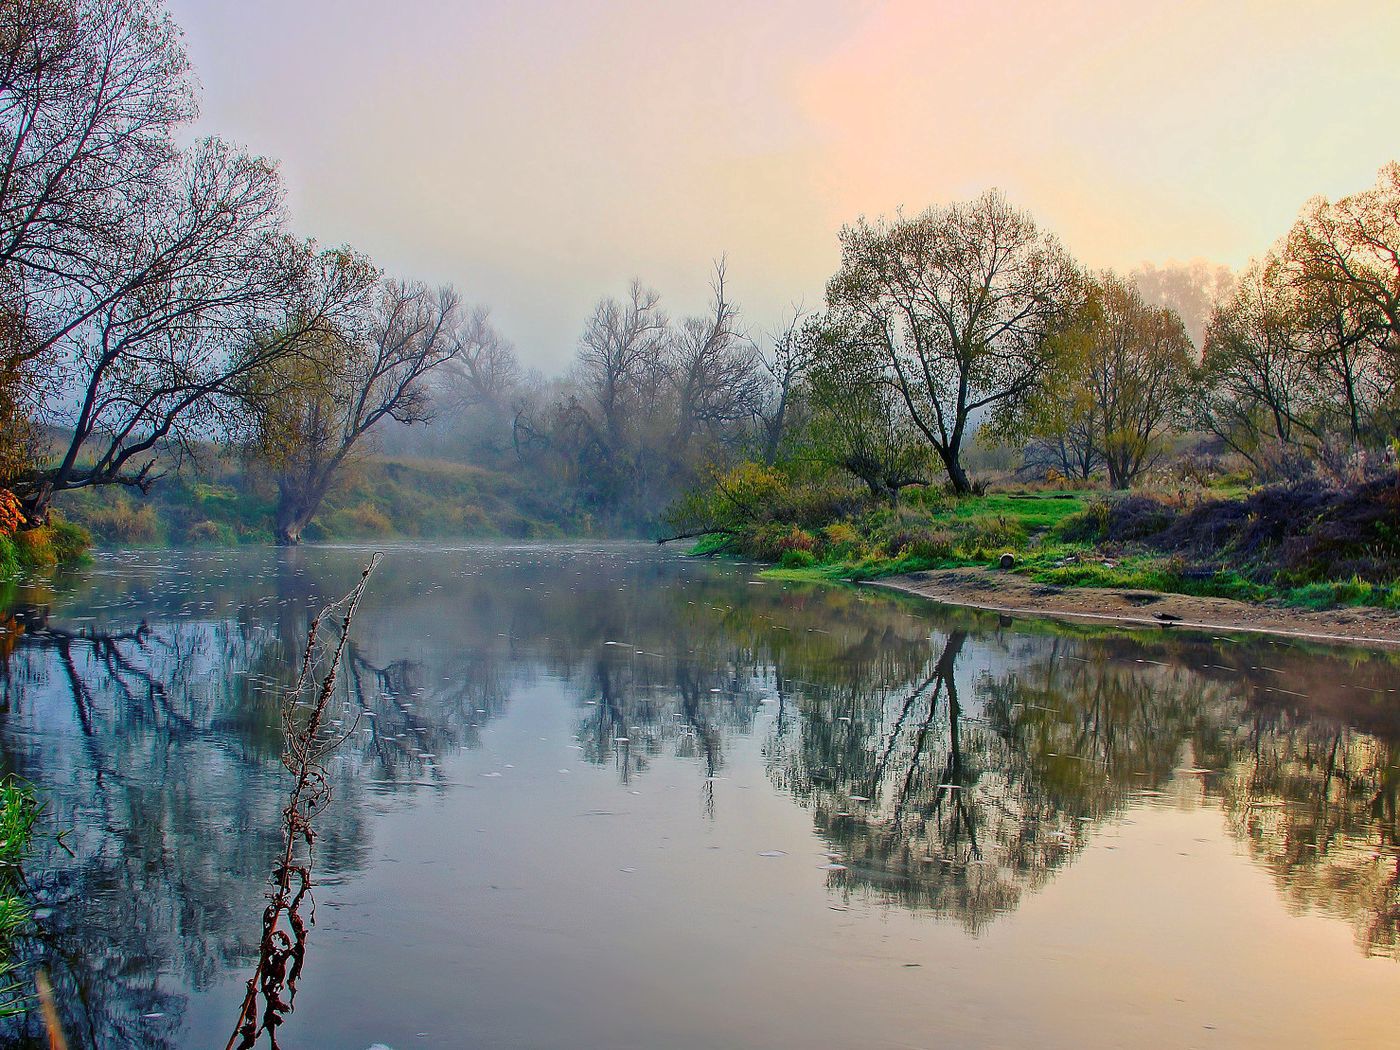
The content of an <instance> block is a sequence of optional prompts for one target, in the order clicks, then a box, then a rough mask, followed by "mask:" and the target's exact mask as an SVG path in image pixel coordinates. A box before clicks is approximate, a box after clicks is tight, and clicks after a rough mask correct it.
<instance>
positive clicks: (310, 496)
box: [244, 281, 480, 544]
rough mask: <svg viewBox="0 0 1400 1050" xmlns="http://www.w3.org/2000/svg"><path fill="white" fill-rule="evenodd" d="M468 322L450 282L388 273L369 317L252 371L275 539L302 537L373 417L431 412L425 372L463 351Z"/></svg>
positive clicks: (250, 396)
mask: <svg viewBox="0 0 1400 1050" xmlns="http://www.w3.org/2000/svg"><path fill="white" fill-rule="evenodd" d="M472 331H480V329H479V328H473V327H472V326H471V325H470V324H468V325H467V326H466V327H465V328H464V326H463V320H462V317H461V304H460V300H459V298H458V296H457V293H456V292H455V291H454V290H453V289H452V288H450V287H443V288H439V289H436V290H433V289H430V288H427V287H426V286H424V285H420V284H405V283H402V282H398V281H388V282H384V283H383V284H382V285H380V287H379V290H378V296H377V300H376V302H375V303H374V305H373V306H372V307H371V308H370V309H369V310H368V311H367V316H366V317H364V318H363V319H360V320H358V321H352V322H349V323H347V324H342V325H340V326H337V327H332V328H328V329H325V330H322V331H321V332H320V334H319V338H318V339H317V340H316V341H314V342H310V341H306V340H303V341H302V344H301V348H300V351H299V352H298V353H297V354H296V355H293V356H282V357H279V358H277V359H275V360H273V361H271V362H269V363H268V365H267V367H265V368H263V369H260V370H259V371H258V372H256V373H254V375H253V377H252V378H253V382H252V383H250V385H249V386H248V387H247V389H246V390H245V392H244V402H245V404H246V405H248V406H249V407H250V408H251V409H252V411H253V412H254V414H255V416H256V419H257V427H256V435H255V438H254V444H253V447H254V451H255V452H256V454H257V455H258V456H259V457H260V458H261V459H262V460H263V461H264V462H266V463H268V464H269V465H270V466H271V467H272V468H273V469H274V470H275V471H276V474H277V520H276V536H277V541H278V542H279V543H285V544H294V543H298V542H300V540H301V534H302V532H303V530H304V529H305V528H306V526H307V525H308V524H309V523H310V522H311V520H312V518H313V517H315V514H316V512H317V510H318V509H319V508H320V506H321V502H322V500H323V499H325V497H326V494H327V493H328V492H329V491H330V489H331V486H332V485H333V484H334V482H335V480H336V478H337V476H338V475H339V473H340V472H341V470H342V469H343V467H344V466H345V465H346V463H347V461H348V460H349V459H350V458H351V456H352V455H353V454H354V453H355V452H356V451H357V450H359V449H361V448H362V447H363V445H364V442H365V439H366V438H367V437H368V436H369V434H370V432H371V431H372V430H373V429H374V428H375V427H376V426H378V425H379V424H380V423H382V422H383V421H384V420H385V419H392V420H395V421H397V422H399V423H404V424H411V423H419V422H423V421H425V420H426V419H427V418H428V410H429V401H428V396H427V391H426V389H425V385H424V379H425V377H426V376H427V374H428V373H429V372H430V371H431V370H432V369H434V368H436V367H437V366H438V365H440V364H443V363H444V362H447V361H451V360H453V359H454V358H456V357H457V356H458V355H459V354H461V353H462V352H463V349H464V348H465V346H466V345H467V339H468V338H469V337H470V334H471V332H472Z"/></svg>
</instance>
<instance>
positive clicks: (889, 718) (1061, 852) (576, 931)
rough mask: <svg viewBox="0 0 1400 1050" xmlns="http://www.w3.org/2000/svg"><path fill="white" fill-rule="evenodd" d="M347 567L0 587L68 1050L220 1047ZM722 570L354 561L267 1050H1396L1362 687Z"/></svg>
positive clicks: (1371, 688) (1321, 653)
mask: <svg viewBox="0 0 1400 1050" xmlns="http://www.w3.org/2000/svg"><path fill="white" fill-rule="evenodd" d="M366 557H367V552H366V551H361V550H357V549H354V548H343V549H328V548H321V549H306V550H299V551H293V552H277V551H266V550H249V551H228V552H208V553H168V552H154V553H151V554H149V555H148V554H145V553H142V554H141V555H140V556H136V555H120V556H102V557H100V558H99V559H98V560H97V562H96V564H95V565H94V566H93V567H92V568H91V570H89V571H86V572H84V573H82V574H80V575H79V576H78V577H76V578H75V579H73V580H70V581H66V582H63V583H61V584H59V585H57V586H56V587H51V586H46V585H41V584H35V585H32V586H28V587H21V588H17V589H13V590H12V592H11V593H9V595H8V598H7V606H8V608H9V610H10V611H9V614H8V618H7V619H6V620H4V621H3V633H0V647H3V649H4V651H6V652H9V657H8V661H7V663H6V669H5V674H4V677H3V679H0V698H3V700H4V702H5V704H6V711H7V714H6V715H5V719H4V723H3V726H4V733H3V737H0V739H2V740H3V746H4V749H5V765H6V768H7V769H10V770H14V771H17V772H19V773H21V774H22V775H25V776H28V777H30V778H31V779H33V780H35V781H36V782H38V783H39V784H40V785H42V786H43V787H44V788H45V789H46V790H47V792H48V795H49V799H50V813H51V815H52V822H53V824H54V826H57V827H63V828H67V829H70V830H69V831H68V833H67V834H66V836H65V839H64V841H65V843H66V845H67V846H68V847H69V848H71V849H72V851H73V853H74V856H73V857H71V858H70V857H68V856H67V855H66V854H64V853H63V852H62V850H60V849H58V848H55V847H52V846H50V847H49V848H48V849H47V850H46V851H45V853H44V855H43V857H42V860H41V862H40V863H38V864H36V865H35V872H36V874H39V876H40V879H39V881H40V883H41V892H42V895H43V897H44V904H45V911H44V912H43V922H42V926H43V936H42V937H41V938H39V939H38V940H37V941H35V942H34V943H32V944H30V945H28V948H27V950H28V953H29V955H30V957H31V958H34V959H38V958H42V959H43V960H44V962H45V965H46V966H47V967H48V968H49V970H50V971H51V973H52V975H53V977H54V980H55V984H56V986H57V988H58V992H59V996H60V999H61V1000H62V1003H63V1006H64V1009H65V1013H66V1015H67V1016H68V1019H69V1023H70V1030H71V1032H72V1033H73V1034H75V1035H76V1036H77V1037H78V1038H79V1040H80V1041H81V1042H82V1044H84V1045H86V1044H93V1045H100V1046H126V1045H169V1046H203V1045H212V1044H213V1043H214V1042H216V1041H218V1042H219V1043H220V1045H222V1039H223V1038H226V1035H227V1029H228V1027H229V1026H230V1025H231V1024H232V1019H233V1015H234V1013H235V1011H236V1002H237V1000H238V998H239V995H240V991H239V988H240V983H241V981H242V979H243V977H244V976H245V974H246V972H247V968H248V966H249V964H250V961H251V956H250V953H251V949H252V947H253V944H254V941H255V938H256V934H257V924H258V919H259V915H260V911H261V907H262V901H263V897H262V894H263V890H264V884H265V883H264V880H265V877H266V873H267V869H268V865H269V863H270V859H271V857H272V856H273V854H274V852H275V850H276V847H277V835H278V833H277V830H276V829H277V813H278V810H279V808H280V806H281V804H282V801H283V799H282V795H281V792H282V791H283V790H284V787H285V785H284V777H283V775H282V773H281V770H280V766H279V764H278V759H277V755H278V752H279V750H280V742H279V739H278V735H277V729H276V710H277V700H278V698H279V696H280V695H281V690H282V688H283V685H284V683H285V682H286V681H287V680H288V675H289V674H290V669H291V666H292V663H293V657H294V654H296V653H297V652H298V651H299V649H300V644H301V638H302V632H303V631H304V629H305V625H306V618H307V614H308V611H309V610H314V609H315V608H318V607H319V605H320V604H321V603H323V602H324V601H325V600H327V599H328V598H332V597H336V596H338V595H339V594H340V593H342V592H343V591H345V590H346V589H348V587H349V586H350V584H351V583H352V582H353V579H354V577H355V576H356V575H357V573H358V568H359V566H360V565H361V563H362V562H363V561H364V560H365V558H366ZM752 574H753V569H752V568H751V567H747V566H737V567H736V566H733V565H723V564H713V563H709V562H701V561H685V560H681V559H678V558H676V557H675V556H673V555H669V554H666V553H662V552H657V551H655V550H652V549H648V548H644V547H640V546H625V545H617V546H613V545H597V546H593V547H567V546H541V547H529V546H490V547H477V546H464V547H462V548H459V549H445V548H438V549H433V550H428V551H409V550H402V551H391V552H390V554H389V556H388V557H387V558H386V560H385V562H384V564H383V565H382V567H381V568H380V570H379V572H378V573H377V575H376V576H375V578H374V581H373V584H372V588H371V592H370V595H369V597H368V598H367V600H366V603H365V606H364V608H363V611H362V613H361V615H360V618H359V619H358V620H357V623H356V628H355V631H354V637H355V644H354V645H353V646H352V649H351V651H350V653H349V660H348V663H347V667H346V672H345V674H344V675H343V677H342V682H341V685H342V692H341V694H340V696H339V697H338V698H337V705H338V706H337V712H336V715H335V717H336V718H337V719H339V720H340V722H341V725H342V726H344V727H349V726H352V725H353V726H354V727H355V732H354V734H353V736H352V737H351V739H350V740H349V741H348V742H347V744H346V746H345V747H344V749H343V750H342V751H341V752H340V753H339V754H338V755H337V756H336V758H335V760H334V763H333V774H334V776H335V781H336V789H335V792H336V793H335V799H334V801H333V803H332V805H331V807H330V809H329V811H328V812H327V813H326V814H325V815H324V816H323V818H322V821H321V824H320V827H321V833H322V838H321V840H320V843H319V844H318V856H317V865H318V869H317V870H318V875H319V878H320V882H321V886H320V889H319V890H318V892H317V909H318V910H317V920H318V921H317V925H316V927H315V928H314V929H313V931H312V935H311V942H310V954H309V957H308V963H307V971H306V977H305V980H304V984H303V988H302V991H301V993H300V995H299V998H298V1001H297V1010H296V1012H295V1013H294V1014H293V1015H292V1018H291V1021H290V1023H289V1027H288V1029H287V1039H288V1041H289V1042H291V1043H292V1045H316V1046H327V1047H348V1048H353V1050H363V1048H364V1047H366V1046H368V1045H369V1044H370V1043H372V1042H375V1041H376V1040H377V1041H381V1042H384V1043H387V1044H389V1045H391V1046H394V1047H398V1048H401V1047H403V1046H461V1045H474V1046H491V1047H496V1046H555V1045H565V1044H568V1045H575V1044H577V1045H586V1046H639V1047H640V1046H659V1045H667V1046H713V1045H733V1046H774V1047H778V1046H794V1045H801V1046H804V1047H805V1046H832V1047H837V1046H852V1045H867V1046H910V1045H913V1046H922V1045H940V1046H941V1045H950V1044H951V1045H964V1044H966V1045H1001V1046H1059V1045H1063V1046H1077V1047H1082V1046H1089V1047H1097V1046H1113V1045H1120V1044H1121V1043H1124V1042H1134V1041H1135V1042H1139V1043H1142V1044H1144V1045H1190V1044H1194V1043H1196V1042H1200V1041H1202V1040H1205V1039H1206V1038H1207V1037H1209V1038H1216V1039H1218V1040H1220V1042H1219V1045H1231V1046H1242V1045H1256V1044H1257V1045H1261V1046H1263V1045H1269V1046H1290V1045H1297V1046H1304V1045H1348V1044H1347V1040H1348V1039H1350V1040H1352V1041H1353V1044H1352V1045H1358V1046H1363V1045H1375V1044H1376V1040H1378V1039H1381V1037H1380V1036H1379V1034H1378V1033H1379V1032H1380V1031H1382V1030H1385V1031H1387V1038H1388V1035H1389V1032H1390V1031H1393V1027H1394V1023H1395V1021H1396V1019H1397V1018H1396V1016H1395V1014H1396V1013H1398V1012H1400V1008H1393V1007H1390V1006H1388V1005H1387V1004H1389V1003H1391V1002H1392V1001H1393V999H1394V996H1393V994H1391V992H1392V991H1393V982H1394V980H1395V971H1394V969H1393V966H1394V963H1393V961H1392V960H1391V959H1390V958H1387V957H1388V956H1393V955H1394V954H1395V951H1396V929H1397V918H1396V914H1397V913H1396V906H1397V903H1400V900H1398V899H1397V891H1396V885H1397V881H1396V864H1397V853H1396V849H1395V842H1394V832H1395V827H1396V819H1397V818H1396V812H1395V800H1396V794H1397V790H1396V787H1397V783H1396V773H1397V769H1396V764H1397V761H1396V747H1395V741H1396V740H1397V739H1400V731H1397V727H1400V716H1397V714H1396V711H1395V694H1394V692H1393V690H1394V686H1393V685H1392V684H1391V683H1392V682H1393V681H1394V677H1393V669H1394V666H1395V664H1394V661H1393V659H1392V658H1391V657H1389V656H1368V655H1367V654H1364V653H1358V652H1352V651H1344V650H1328V649H1322V648H1318V647H1305V646H1298V645H1294V644H1290V643H1285V642H1280V641H1267V640H1262V641H1261V640H1256V641H1243V640H1239V639H1234V640H1223V639H1212V638H1210V637H1208V636H1200V635H1186V634H1177V633H1172V632H1166V631H1159V630H1150V631H1127V630H1121V631H1114V630H1108V631H1105V630H1092V631H1091V630H1085V629H1081V628H1077V627H1055V626H1052V625H1049V624H1046V623H1036V622H1030V621H1019V622H1018V623H1016V624H1010V623H1008V622H1006V621H1003V620H999V619H998V617H996V616H995V615H989V614H982V613H974V612H970V611H965V610H964V611H960V610H950V609H942V608H938V607H935V606H931V605H926V604H921V603H918V602H914V601H910V600H904V599H898V598H894V597H891V596H887V595H884V594H874V593H869V592H864V591H855V590H836V589H807V588H799V587H794V586H783V585H780V584H776V583H761V584H755V583H754V582H753V576H752ZM11 650H12V651H11ZM357 719H358V721H356V720H357ZM930 920H936V921H930ZM1208 1026H1210V1027H1208ZM420 1032H421V1033H425V1034H423V1035H421V1036H420V1035H419V1034H418V1033H420ZM21 1034H22V1033H21V1032H20V1031H19V1030H18V1029H16V1037H17V1038H18V1037H19V1036H20V1035H21ZM162 1041H163V1043H162Z"/></svg>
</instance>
